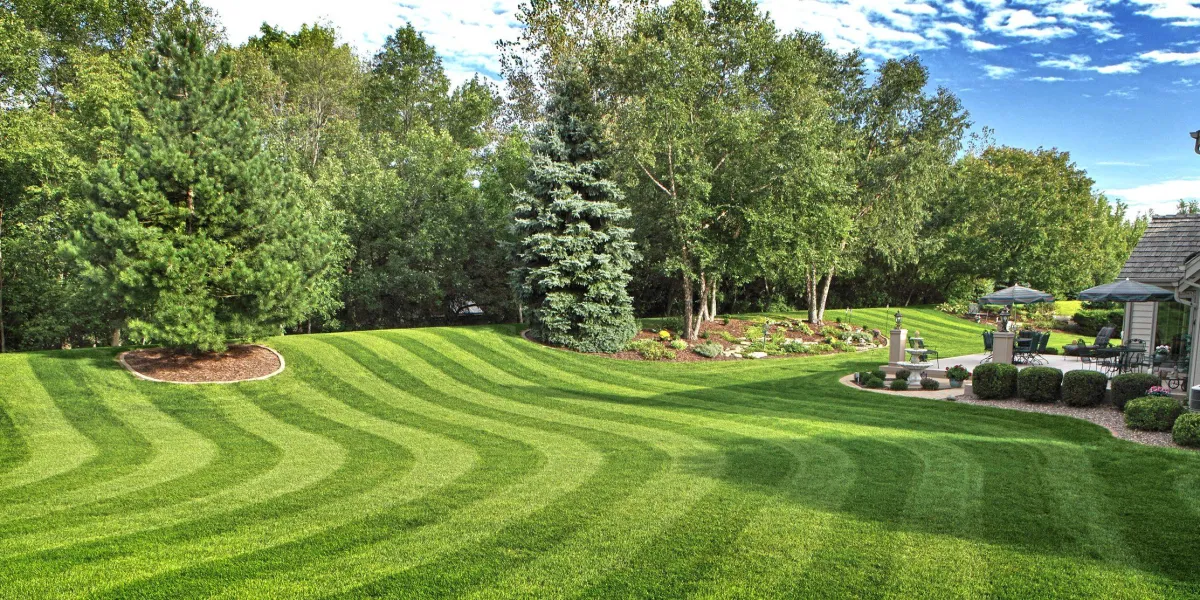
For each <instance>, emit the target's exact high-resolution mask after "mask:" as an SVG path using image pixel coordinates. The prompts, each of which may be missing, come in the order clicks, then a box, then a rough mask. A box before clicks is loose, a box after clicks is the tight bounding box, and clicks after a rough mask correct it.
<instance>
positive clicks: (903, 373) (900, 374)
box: [896, 369, 912, 379]
mask: <svg viewBox="0 0 1200 600" xmlns="http://www.w3.org/2000/svg"><path fill="white" fill-rule="evenodd" d="M910 376H912V373H909V372H908V370H907V369H900V370H899V371H896V379H908V378H909V377H910Z"/></svg>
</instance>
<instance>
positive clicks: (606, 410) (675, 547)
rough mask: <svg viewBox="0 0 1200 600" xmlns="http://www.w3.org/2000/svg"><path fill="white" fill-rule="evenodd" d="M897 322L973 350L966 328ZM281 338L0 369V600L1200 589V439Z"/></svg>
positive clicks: (688, 371)
mask: <svg viewBox="0 0 1200 600" xmlns="http://www.w3.org/2000/svg"><path fill="white" fill-rule="evenodd" d="M905 313H906V314H907V315H908V317H907V318H906V323H908V324H909V325H910V326H912V327H913V328H915V329H920V330H921V331H922V333H923V334H924V336H925V337H926V338H927V339H928V340H930V343H931V345H937V346H940V347H941V348H942V349H943V351H944V352H947V351H953V352H976V351H978V349H979V345H980V344H979V336H978V331H979V328H978V327H977V326H975V325H974V324H972V323H968V322H966V321H964V320H961V319H953V318H948V317H945V316H942V315H940V314H938V313H936V312H934V311H929V310H914V309H906V310H905ZM854 319H855V320H856V321H860V322H862V323H864V324H867V325H870V326H873V327H884V326H886V325H888V324H889V323H890V320H889V317H888V311H885V310H883V309H879V310H863V311H855V312H854ZM270 343H271V344H272V345H273V346H274V347H276V348H278V349H279V350H280V351H281V352H282V353H283V354H284V356H285V357H286V358H287V361H288V369H287V371H285V373H284V374H282V375H280V376H279V377H277V378H275V379H273V380H269V381H265V382H255V383H248V384H241V385H237V386H216V387H211V386H210V387H194V386H171V385H164V384H153V383H148V382H142V381H135V380H134V379H133V378H131V377H130V376H129V375H128V374H127V373H125V372H124V371H122V370H121V369H120V368H119V367H118V366H117V364H116V363H115V362H114V360H113V355H114V353H113V352H111V351H108V350H94V351H93V350H76V351H71V352H52V353H43V354H25V355H5V356H0V409H2V410H0V597H4V598H22V599H24V598H53V597H88V598H188V597H199V596H206V597H207V596H211V595H218V596H221V597H225V598H247V597H249V598H254V597H272V598H299V597H347V598H349V597H363V596H371V597H375V596H382V597H395V598H420V597H434V596H447V597H450V596H452V597H487V598H494V597H563V596H584V597H611V598H630V597H680V596H696V597H705V598H715V597H720V598H725V597H803V598H811V597H836V598H844V597H852V596H853V597H903V598H915V597H947V598H948V597H1009V598H1037V597H1048V596H1061V597H1104V598H1146V597H1181V596H1188V595H1197V594H1200V514H1197V512H1198V510H1200V503H1198V501H1197V500H1198V499H1200V454H1194V453H1190V452H1184V451H1179V450H1172V449H1160V448H1150V447H1143V446H1139V445H1135V444H1132V443H1128V442H1123V441H1119V440H1115V439H1113V438H1111V437H1110V436H1109V435H1108V434H1107V433H1106V432H1105V431H1104V430H1102V429H1100V428H1099V427H1096V426H1093V425H1090V424H1087V423H1084V422H1082V421H1076V420H1072V419H1066V418H1060V417H1052V416H1046V415H1040V414H1032V413H1023V412H1015V411H1006V410H1000V409H988V408H982V407H974V406H966V405H958V404H953V403H947V402H937V401H924V400H916V399H908V398H900V397H894V396H886V395H879V394H872V393H867V392H860V391H855V390H851V389H848V388H846V387H843V386H841V385H840V384H838V383H837V381H836V380H837V378H838V377H839V376H841V375H843V374H845V373H848V372H850V371H852V370H854V369H856V368H863V367H867V366H871V365H878V364H881V363H882V362H883V361H884V360H885V359H884V357H885V354H884V353H883V351H874V352H872V353H868V354H857V355H833V356H825V357H805V358H797V359H780V360H768V361H743V362H721V363H708V364H654V363H640V362H620V361H614V360H609V359H604V358H597V357H588V356H581V355H577V354H571V353H567V352H562V351H557V350H552V349H547V348H544V347H541V346H537V345H534V344H531V343H528V342H525V341H524V340H522V339H521V338H520V337H518V336H517V335H515V329H514V328H511V327H479V328H445V329H418V330H407V331H391V332H375V333H354V334H339V335H319V336H306V337H289V338H280V339H275V340H271V342H270Z"/></svg>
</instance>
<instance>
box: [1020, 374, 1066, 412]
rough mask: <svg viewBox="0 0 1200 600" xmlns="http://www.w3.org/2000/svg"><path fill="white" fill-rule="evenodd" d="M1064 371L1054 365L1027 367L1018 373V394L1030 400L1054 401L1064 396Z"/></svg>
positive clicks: (1040, 401)
mask: <svg viewBox="0 0 1200 600" xmlns="http://www.w3.org/2000/svg"><path fill="white" fill-rule="evenodd" d="M1062 380H1063V372H1062V370H1060V369H1055V368H1054V367H1026V368H1025V369H1022V370H1021V372H1020V373H1019V374H1018V375H1017V395H1018V396H1020V397H1021V398H1024V399H1025V400H1027V401H1029V402H1039V403H1054V402H1056V401H1058V399H1059V398H1061V397H1062Z"/></svg>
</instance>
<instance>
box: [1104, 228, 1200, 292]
mask: <svg viewBox="0 0 1200 600" xmlns="http://www.w3.org/2000/svg"><path fill="white" fill-rule="evenodd" d="M1196 252H1200V215H1165V216H1155V217H1154V218H1153V219H1151V220H1150V224H1149V225H1148V226H1146V233H1143V234H1142V239H1141V240H1139V241H1138V243H1137V246H1136V247H1135V248H1134V249H1133V254H1131V255H1129V260H1127V261H1125V266H1124V267H1123V268H1122V269H1121V275H1120V278H1121V279H1125V278H1128V279H1132V280H1134V281H1143V282H1146V283H1175V282H1178V281H1179V278H1180V277H1183V264H1184V263H1185V262H1187V259H1188V257H1190V256H1191V255H1192V254H1194V253H1196Z"/></svg>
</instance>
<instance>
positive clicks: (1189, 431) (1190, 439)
mask: <svg viewBox="0 0 1200 600" xmlns="http://www.w3.org/2000/svg"><path fill="white" fill-rule="evenodd" d="M1171 439H1172V440H1174V441H1175V443H1176V444H1179V445H1180V446H1188V447H1191V448H1195V447H1200V413H1194V412H1188V413H1183V414H1182V415H1179V418H1177V419H1175V425H1174V426H1172V427H1171Z"/></svg>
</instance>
